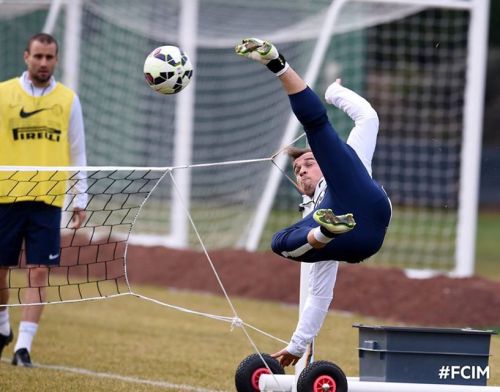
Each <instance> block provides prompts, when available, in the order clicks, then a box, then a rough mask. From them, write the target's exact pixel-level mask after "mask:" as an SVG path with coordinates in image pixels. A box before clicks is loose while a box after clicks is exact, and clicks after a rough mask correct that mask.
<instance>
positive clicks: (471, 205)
mask: <svg viewBox="0 0 500 392" xmlns="http://www.w3.org/2000/svg"><path fill="white" fill-rule="evenodd" d="M471 3H474V7H473V8H472V9H471V13H470V26H469V37H468V43H469V44H468V53H467V74H466V86H465V96H464V99H465V102H464V118H463V121H464V128H463V135H462V152H461V166H460V191H459V204H458V208H459V210H458V227H457V238H456V247H455V249H456V250H455V252H456V253H455V270H454V271H453V274H454V275H455V276H460V277H466V276H471V275H472V274H473V273H474V260H475V244H476V227H477V206H478V193H479V173H480V166H481V140H482V129H483V110H484V86H485V81H486V55H487V43H488V14H489V2H488V1H485V0H473V1H471Z"/></svg>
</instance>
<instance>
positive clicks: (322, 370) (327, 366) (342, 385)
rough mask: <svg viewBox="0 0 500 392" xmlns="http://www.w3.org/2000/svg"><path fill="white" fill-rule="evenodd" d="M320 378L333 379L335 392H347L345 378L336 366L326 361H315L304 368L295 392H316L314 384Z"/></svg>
mask: <svg viewBox="0 0 500 392" xmlns="http://www.w3.org/2000/svg"><path fill="white" fill-rule="evenodd" d="M321 376H327V377H331V378H333V380H334V381H335V384H336V389H335V392H347V378H346V376H345V374H344V372H343V371H342V369H341V368H339V367H338V366H337V365H335V364H333V363H331V362H328V361H317V362H313V363H311V364H310V365H308V366H306V368H305V369H304V370H302V372H301V373H300V376H299V379H298V380H297V392H316V391H315V390H314V389H313V387H314V382H315V381H316V380H317V379H318V378H319V377H321Z"/></svg>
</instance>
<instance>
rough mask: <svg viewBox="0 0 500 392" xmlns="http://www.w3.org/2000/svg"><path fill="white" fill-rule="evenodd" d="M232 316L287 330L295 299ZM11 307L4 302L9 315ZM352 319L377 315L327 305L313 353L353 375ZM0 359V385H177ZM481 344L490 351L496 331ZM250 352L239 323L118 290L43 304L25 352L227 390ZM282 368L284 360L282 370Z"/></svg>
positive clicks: (214, 304) (238, 303)
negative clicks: (100, 297) (98, 297)
mask: <svg viewBox="0 0 500 392" xmlns="http://www.w3.org/2000/svg"><path fill="white" fill-rule="evenodd" d="M140 291H141V294H144V295H147V296H149V297H151V298H155V299H158V300H161V301H163V302H166V303H170V304H174V305H178V306H183V307H187V308H189V309H193V310H199V311H203V312H207V313H213V314H218V315H226V316H231V312H230V311H229V306H228V305H227V302H226V301H225V299H223V298H221V297H218V296H214V295H202V294H194V293H187V292H178V291H170V290H165V289H158V288H141V290H140ZM233 300H234V305H235V308H236V309H237V311H238V314H239V316H240V317H241V318H242V319H243V320H244V321H245V322H247V323H250V324H252V325H254V326H256V327H258V328H260V329H262V330H264V331H266V332H269V333H271V334H272V335H274V336H278V337H280V338H282V339H285V340H288V338H289V335H290V333H291V332H292V330H293V328H294V326H295V324H296V320H297V307H295V306H285V305H282V304H277V303H272V302H262V301H254V300H247V299H240V298H236V299H233ZM19 313H20V310H19V309H18V308H15V309H11V319H12V321H13V322H14V324H15V325H17V321H18V319H19ZM354 323H364V324H385V323H384V322H383V321H377V320H370V319H366V318H362V317H357V316H354V315H347V314H340V313H332V312H331V313H330V314H329V315H328V317H327V319H326V321H325V324H324V326H323V329H322V330H321V333H320V336H319V337H318V339H317V349H316V359H326V360H330V361H332V362H335V363H337V364H338V365H339V366H341V367H342V368H343V369H344V370H345V372H346V374H347V375H348V376H356V375H358V353H357V344H358V342H357V334H358V330H357V329H355V328H352V324H354ZM250 335H251V336H252V338H253V339H254V341H255V343H256V344H257V346H258V347H259V349H260V350H261V351H263V352H274V351H277V350H278V349H281V348H282V347H283V344H282V343H280V342H276V341H274V340H272V339H270V338H268V337H264V336H262V335H260V334H258V333H256V332H253V331H252V330H250ZM12 348H13V346H12V345H10V346H8V347H7V348H6V349H5V350H4V355H3V358H4V361H3V362H2V363H0V390H1V391H6V392H7V391H8V392H10V391H12V392H14V391H21V390H22V391H76V392H80V391H81V392H83V391H90V390H91V391H160V390H161V391H179V389H178V388H175V387H173V388H168V387H165V386H163V387H162V386H155V385H148V384H145V383H133V382H127V381H125V380H119V379H116V378H103V377H98V376H96V375H92V374H88V375H86V374H78V373H74V372H70V371H68V370H53V369H47V368H37V369H22V368H16V367H13V366H11V365H10V364H8V363H7V362H5V358H9V359H10V355H11V352H12ZM491 351H492V353H493V354H496V355H498V353H500V338H499V337H494V338H493V340H492V345H491ZM251 353H253V349H252V346H251V345H250V343H249V342H248V340H247V338H246V337H245V335H244V334H243V332H242V330H241V329H240V328H234V330H231V326H230V324H228V323H225V322H221V321H216V320H211V319H208V318H205V317H201V316H197V315H192V314H186V313H183V312H179V311H177V310H173V309H170V308H166V307H163V306H161V305H158V304H155V303H151V302H148V301H144V300H141V299H138V298H135V297H132V296H125V297H120V298H115V299H109V300H104V301H94V302H84V303H76V304H64V305H50V306H47V308H46V311H45V313H44V319H43V322H42V323H41V324H40V329H39V333H38V335H37V338H36V340H35V342H34V345H33V348H32V356H33V360H34V362H38V363H41V364H43V365H59V366H65V367H70V368H81V369H87V370H90V371H92V372H97V373H109V374H113V375H120V376H126V377H132V378H136V379H143V380H151V381H159V382H163V383H171V384H175V385H181V384H187V385H191V386H194V387H199V388H208V389H212V390H222V391H234V381H233V380H234V372H235V369H236V367H237V365H238V364H239V362H240V361H241V360H242V359H243V358H245V357H246V356H247V355H249V354H251ZM290 372H291V369H290V370H288V373H290ZM490 372H491V375H490V385H499V384H500V360H499V359H498V358H497V356H495V355H494V356H492V357H491V360H490Z"/></svg>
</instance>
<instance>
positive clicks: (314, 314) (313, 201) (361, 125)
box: [286, 83, 379, 356]
mask: <svg viewBox="0 0 500 392" xmlns="http://www.w3.org/2000/svg"><path fill="white" fill-rule="evenodd" d="M325 100H326V102H328V103H330V104H332V105H334V106H336V107H337V108H339V109H340V110H342V111H344V112H345V113H346V114H347V115H348V116H349V117H350V118H351V119H352V120H353V121H354V128H353V129H352V130H351V132H350V134H349V137H348V139H347V144H349V145H350V146H351V147H352V148H353V149H354V151H355V152H356V154H357V155H358V157H359V158H360V159H361V161H362V162H363V165H364V166H365V168H366V170H367V171H368V173H369V174H370V176H371V174H372V166H371V165H372V159H373V153H374V152H375V146H376V143H377V134H378V127H379V120H378V116H377V113H376V112H375V110H374V109H373V108H372V106H371V105H370V104H369V103H368V101H366V100H365V99H364V98H362V97H360V96H359V95H358V94H356V93H355V92H353V91H351V90H349V89H348V88H345V87H343V86H341V85H340V84H338V83H333V84H331V85H330V86H329V87H328V89H327V90H326V92H325ZM325 191H326V181H325V180H324V179H321V180H320V181H319V182H318V184H317V185H316V189H315V191H314V195H313V197H312V198H310V197H308V196H305V195H304V196H303V203H302V206H303V208H304V211H303V216H306V215H308V214H310V213H311V212H312V211H313V210H314V209H315V207H316V206H317V205H318V204H319V203H320V202H321V200H323V195H324V193H325ZM338 266H339V262H338V261H335V260H325V261H320V262H317V263H313V264H312V265H311V268H310V271H309V277H308V283H309V292H308V296H307V299H306V302H305V305H304V308H303V310H302V313H301V314H300V317H299V321H298V323H297V327H296V328H295V332H294V333H293V335H292V338H291V340H290V343H289V344H288V346H287V347H286V350H287V351H288V352H289V353H291V354H293V355H296V356H302V355H303V354H304V353H305V351H306V349H307V345H308V344H309V343H311V342H312V341H313V339H314V338H315V337H316V336H317V334H318V333H319V331H320V329H321V326H322V325H323V321H324V320H325V317H326V315H327V314H328V309H329V308H330V303H331V302H332V300H333V290H334V288H335V282H336V280H337V271H338Z"/></svg>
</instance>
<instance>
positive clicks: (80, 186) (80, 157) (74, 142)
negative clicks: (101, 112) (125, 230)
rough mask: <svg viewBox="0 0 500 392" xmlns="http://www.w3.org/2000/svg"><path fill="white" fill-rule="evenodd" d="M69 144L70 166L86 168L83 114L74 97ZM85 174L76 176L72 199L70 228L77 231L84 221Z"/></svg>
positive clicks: (85, 200)
mask: <svg viewBox="0 0 500 392" xmlns="http://www.w3.org/2000/svg"><path fill="white" fill-rule="evenodd" d="M68 137H69V143H70V159H71V165H72V166H87V155H86V151H85V128H84V124H83V113H82V105H81V104H80V99H79V98H78V96H77V95H75V97H74V99H73V104H72V107H71V115H70V120H69V131H68ZM85 176H86V174H85V173H82V172H79V173H77V174H76V176H75V177H76V183H75V193H76V195H75V198H74V199H73V216H72V218H71V224H72V227H73V228H75V229H78V228H79V227H80V226H81V225H82V224H83V222H84V221H85V216H86V213H85V207H86V205H87V198H88V196H87V193H86V191H87V181H86V179H85Z"/></svg>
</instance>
